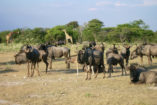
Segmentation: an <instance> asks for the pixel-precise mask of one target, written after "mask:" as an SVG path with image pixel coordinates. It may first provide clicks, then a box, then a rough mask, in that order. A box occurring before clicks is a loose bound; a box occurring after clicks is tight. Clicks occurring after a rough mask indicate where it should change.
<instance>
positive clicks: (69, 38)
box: [63, 29, 73, 44]
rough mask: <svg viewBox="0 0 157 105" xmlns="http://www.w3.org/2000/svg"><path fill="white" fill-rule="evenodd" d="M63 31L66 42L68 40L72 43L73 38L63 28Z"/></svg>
mask: <svg viewBox="0 0 157 105" xmlns="http://www.w3.org/2000/svg"><path fill="white" fill-rule="evenodd" d="M63 32H64V33H65V38H66V44H67V43H68V40H70V41H71V43H72V44H73V39H72V37H71V36H70V35H69V34H68V33H67V31H66V30H65V29H64V30H63Z"/></svg>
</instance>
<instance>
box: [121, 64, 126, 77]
mask: <svg viewBox="0 0 157 105" xmlns="http://www.w3.org/2000/svg"><path fill="white" fill-rule="evenodd" d="M120 66H121V68H122V76H123V75H124V74H123V71H124V70H125V68H124V64H123V63H120ZM125 75H126V70H125Z"/></svg>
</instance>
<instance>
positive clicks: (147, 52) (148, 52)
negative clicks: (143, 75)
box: [131, 44, 157, 65]
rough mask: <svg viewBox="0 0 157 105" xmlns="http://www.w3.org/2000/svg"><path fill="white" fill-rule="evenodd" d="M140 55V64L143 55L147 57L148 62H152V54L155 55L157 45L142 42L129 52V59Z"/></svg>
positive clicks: (156, 53)
mask: <svg viewBox="0 0 157 105" xmlns="http://www.w3.org/2000/svg"><path fill="white" fill-rule="evenodd" d="M138 56H140V57H141V64H142V65H143V56H147V57H148V63H149V64H152V56H157V45H153V44H142V45H139V46H137V48H136V49H135V50H134V51H133V52H132V53H131V59H134V58H136V57H138Z"/></svg>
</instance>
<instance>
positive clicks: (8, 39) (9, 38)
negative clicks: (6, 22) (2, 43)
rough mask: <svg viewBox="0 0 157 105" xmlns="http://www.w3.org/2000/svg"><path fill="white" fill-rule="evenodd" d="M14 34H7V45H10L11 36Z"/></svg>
mask: <svg viewBox="0 0 157 105" xmlns="http://www.w3.org/2000/svg"><path fill="white" fill-rule="evenodd" d="M13 34H14V32H10V33H9V34H7V35H6V43H7V45H8V44H9V43H10V41H11V36H12V35H13Z"/></svg>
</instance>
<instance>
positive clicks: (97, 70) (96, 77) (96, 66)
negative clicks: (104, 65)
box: [95, 66, 100, 78]
mask: <svg viewBox="0 0 157 105" xmlns="http://www.w3.org/2000/svg"><path fill="white" fill-rule="evenodd" d="M99 69H100V67H99ZM97 76H98V66H96V75H95V78H97Z"/></svg>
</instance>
